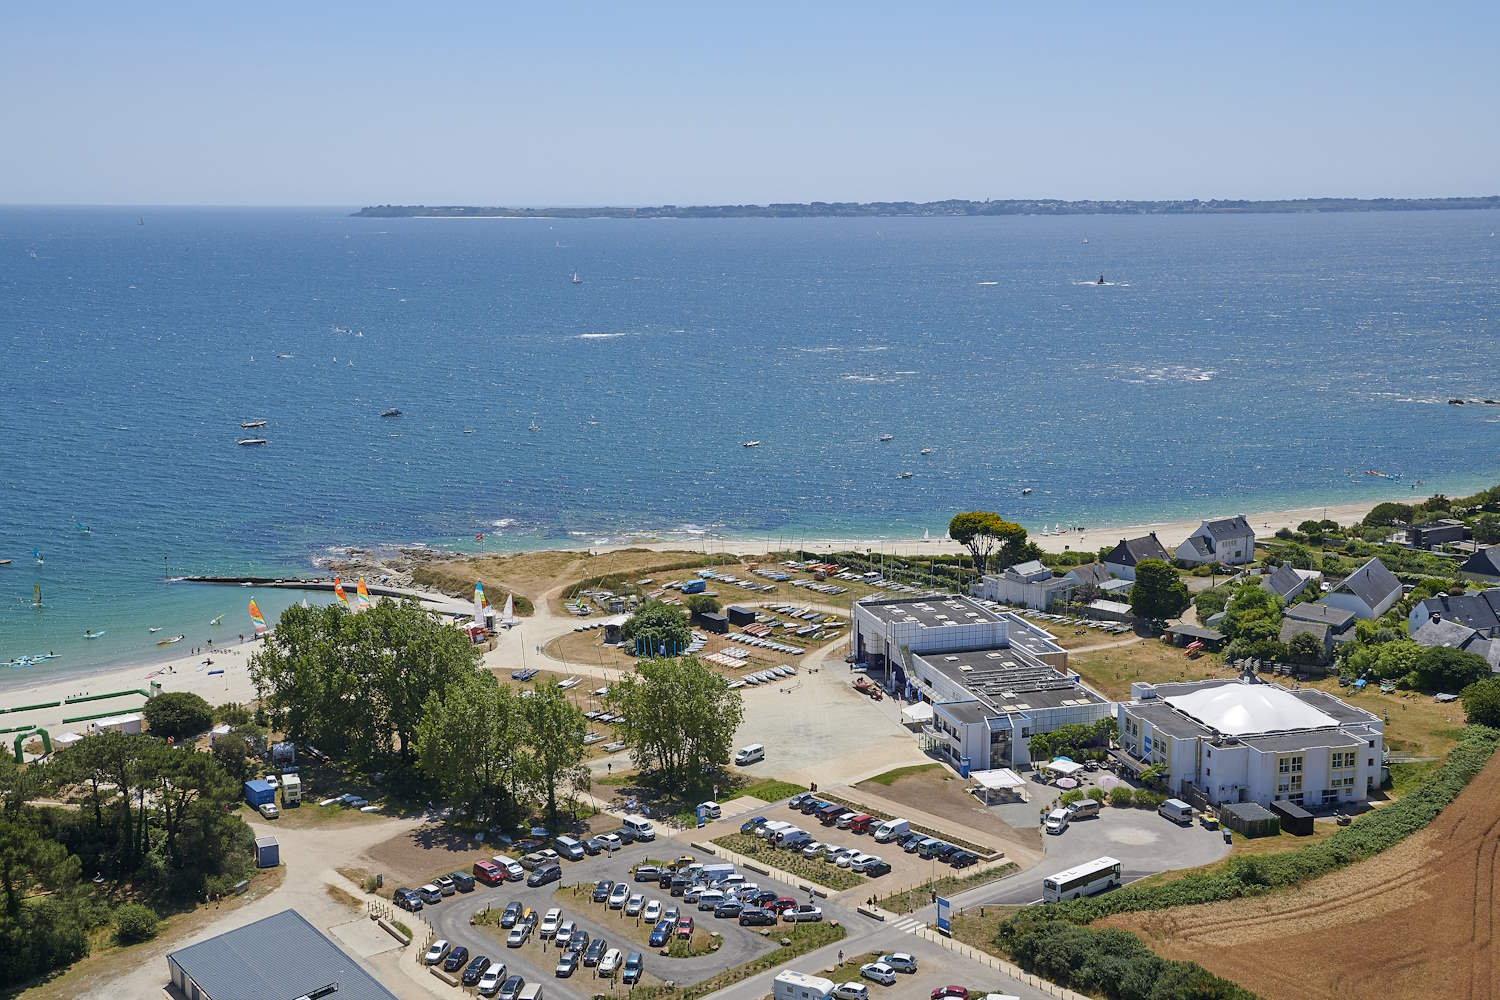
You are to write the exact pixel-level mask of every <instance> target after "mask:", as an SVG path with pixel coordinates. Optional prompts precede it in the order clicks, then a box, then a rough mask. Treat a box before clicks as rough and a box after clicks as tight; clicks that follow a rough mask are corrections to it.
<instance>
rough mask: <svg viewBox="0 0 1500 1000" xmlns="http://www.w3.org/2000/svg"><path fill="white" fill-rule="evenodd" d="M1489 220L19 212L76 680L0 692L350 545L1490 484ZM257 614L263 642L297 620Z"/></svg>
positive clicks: (10, 297) (6, 277) (18, 241)
mask: <svg viewBox="0 0 1500 1000" xmlns="http://www.w3.org/2000/svg"><path fill="white" fill-rule="evenodd" d="M1496 229H1500V213H1485V212H1405V213H1397V212H1390V213H1368V214H1304V215H1224V216H1183V217H1168V216H1094V217H1085V216H1068V217H1003V218H922V219H918V218H883V219H730V220H691V221H688V220H677V221H673V220H652V221H624V220H602V219H601V220H560V219H526V220H517V219H462V220H453V219H376V218H354V217H351V216H350V211H349V209H344V208H339V209H284V210H276V209H255V210H230V209H208V208H203V209H196V208H195V209H183V208H148V209H139V208H128V209H126V208H0V352H3V354H0V559H4V558H9V559H10V560H11V563H10V565H7V566H0V664H4V663H6V662H7V661H9V660H11V659H13V658H16V657H22V656H32V655H35V654H38V653H44V652H55V653H56V654H58V655H57V657H56V658H54V659H51V660H47V661H44V662H42V663H40V664H38V665H36V666H32V667H28V668H24V669H5V668H3V667H0V684H5V683H11V682H14V681H30V680H33V679H36V678H37V677H38V676H40V675H44V674H45V675H52V674H57V673H59V672H65V671H68V670H80V669H84V668H88V667H91V666H97V665H99V664H103V663H113V662H133V661H145V660H148V659H150V658H152V657H153V656H157V655H159V654H162V653H181V652H183V651H184V649H185V647H188V646H196V645H204V644H205V643H206V642H207V641H208V640H210V639H214V640H215V641H222V640H224V639H225V638H226V637H229V638H235V637H237V636H239V635H240V634H244V633H248V632H250V621H249V618H248V616H247V612H246V605H247V596H248V592H247V591H246V590H245V589H243V588H235V587H229V588H225V587H208V586H201V585H191V584H185V583H180V582H174V579H175V578H177V577H181V576H184V575H188V574H216V575H226V576H227V575H249V574H277V573H308V572H311V571H313V570H314V569H315V568H316V567H317V565H318V564H319V562H320V561H321V560H324V559H327V558H329V557H330V556H333V555H337V554H338V553H340V552H341V551H344V550H346V549H347V548H348V547H350V546H363V547H369V546H387V547H399V546H407V545H417V544H421V545H429V546H439V547H451V548H454V549H458V550H463V551H475V550H480V549H483V550H489V551H498V550H505V549H514V548H523V547H539V546H563V545H575V546H576V545H592V544H595V543H600V544H602V543H605V542H621V541H627V540H630V539H632V538H640V537H646V536H651V537H660V538H681V539H683V540H684V541H691V542H694V543H701V544H703V545H711V544H713V542H712V540H713V539H730V540H732V539H734V538H743V537H755V538H762V539H764V538H774V539H781V540H784V541H786V542H787V543H789V544H798V543H801V542H804V541H807V540H811V539H815V538H824V537H858V538H890V539H912V538H918V537H921V536H922V534H923V532H924V531H927V532H930V533H931V534H932V536H933V537H940V536H941V535H942V534H943V533H944V529H945V526H946V524H947V521H948V518H949V516H950V515H951V514H952V513H953V512H955V511H957V510H968V509H976V508H978V509H989V510H996V511H1000V512H1002V513H1003V514H1005V515H1007V516H1009V517H1011V518H1014V519H1016V520H1019V521H1020V522H1021V523H1023V524H1026V525H1028V526H1029V527H1032V528H1035V529H1040V528H1042V527H1043V526H1056V525H1064V526H1067V525H1081V526H1089V525H1104V524H1111V523H1113V524H1120V523H1136V522H1141V521H1150V520H1170V519H1177V518H1183V517H1196V516H1199V515H1215V514H1225V513H1234V512H1241V511H1254V510H1269V509H1278V508H1288V507H1295V506H1302V505H1313V504H1319V503H1336V502H1340V501H1350V500H1359V499H1367V498H1369V497H1372V496H1375V495H1384V494H1389V493H1391V492H1393V491H1397V492H1400V491H1409V492H1410V493H1411V494H1412V495H1417V494H1418V493H1421V494H1426V493H1429V492H1432V491H1434V490H1439V489H1441V490H1445V491H1447V492H1450V493H1458V492H1462V491H1465V490H1471V489H1474V488H1478V487H1480V486H1484V485H1488V484H1490V483H1493V482H1496V481H1500V406H1493V405H1485V404H1482V403H1480V404H1477V405H1464V406H1452V405H1449V404H1448V399H1449V398H1450V397H1462V398H1481V399H1482V398H1486V397H1488V398H1500V349H1497V333H1500V331H1497V319H1500V267H1497V264H1500V239H1497V238H1496V237H1495V233H1494V231H1495V230H1496ZM575 275H576V278H577V280H576V281H575V280H574V278H575ZM391 409H399V410H400V411H401V414H400V416H394V417H382V415H381V414H382V413H383V412H384V411H387V410H391ZM258 419H263V420H265V421H266V425H265V427H263V428H260V429H242V428H241V423H242V422H247V421H251V420H258ZM252 435H253V436H260V437H264V438H265V439H266V440H267V443H266V444H265V445H263V446H239V445H237V444H236V441H237V440H238V439H240V438H245V437H249V436H252ZM884 435H890V440H887V441H883V440H881V438H882V437H883V436H884ZM751 440H756V441H759V442H760V445H759V447H754V448H746V447H744V446H743V445H744V443H745V442H746V441H751ZM927 449H930V451H927V453H925V454H924V450H927ZM1366 470H1376V471H1380V472H1383V473H1386V474H1389V475H1395V474H1398V473H1399V474H1400V475H1401V476H1402V477H1403V478H1402V479H1401V480H1400V481H1399V482H1397V481H1396V480H1393V479H1385V478H1381V477H1376V476H1370V475H1367V472H1366ZM908 472H909V473H911V476H910V477H909V478H902V474H903V473H908ZM1418 480H1420V481H1421V483H1422V485H1420V486H1418V485H1417V481H1418ZM1027 487H1030V488H1031V489H1032V492H1031V493H1030V494H1029V495H1023V494H1022V490H1023V489H1025V488H1027ZM479 535H483V539H482V540H479V539H478V538H476V536H479ZM38 556H40V561H38ZM35 588H40V593H41V598H42V603H41V607H40V608H38V607H36V606H35V601H34V597H35V594H36V590H35ZM253 593H254V595H255V597H256V599H257V600H258V602H259V603H260V605H261V607H262V609H263V610H264V611H265V613H266V614H267V616H268V617H269V618H272V619H274V618H275V616H276V615H277V614H279V613H280V611H281V609H282V608H283V607H284V606H285V605H286V604H288V603H290V602H291V601H292V600H300V599H302V597H303V595H301V594H295V593H285V592H278V591H270V590H259V591H254V592H253ZM312 599H318V598H317V596H316V595H313V597H312ZM322 599H326V597H324V598H322ZM221 614H222V615H223V616H224V618H223V620H222V622H221V624H220V625H218V626H217V627H211V626H210V621H211V620H212V619H213V618H214V617H215V616H217V615H221ZM152 628H157V629H160V630H161V631H159V632H154V633H153V632H150V631H148V630H149V629H152ZM86 631H94V632H102V633H103V634H102V635H100V636H99V637H98V638H95V639H85V638H83V636H84V634H85V632H86ZM174 634H184V635H185V637H186V638H185V639H184V642H183V643H182V644H179V645H178V646H176V647H168V648H166V649H162V648H161V647H158V646H157V642H158V641H159V640H160V639H161V638H162V637H165V636H170V635H174Z"/></svg>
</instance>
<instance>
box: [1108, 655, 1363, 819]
mask: <svg viewBox="0 0 1500 1000" xmlns="http://www.w3.org/2000/svg"><path fill="white" fill-rule="evenodd" d="M1131 696H1132V700H1131V701H1129V702H1125V703H1123V704H1120V705H1118V706H1116V719H1117V721H1118V723H1119V728H1120V733H1119V742H1120V746H1121V748H1122V750H1123V752H1124V756H1125V762H1126V763H1127V764H1128V765H1130V766H1132V767H1135V768H1137V769H1139V768H1143V767H1147V766H1151V765H1160V766H1161V767H1163V768H1164V769H1165V770H1166V772H1167V787H1168V789H1169V791H1170V792H1171V793H1172V794H1173V795H1176V796H1178V797H1182V798H1187V799H1188V800H1189V801H1197V802H1199V803H1204V802H1206V803H1214V804H1217V803H1224V802H1257V803H1259V804H1261V805H1269V804H1270V803H1272V802H1276V801H1285V802H1293V803H1296V804H1298V805H1302V806H1307V807H1313V808H1316V807H1319V806H1324V805H1335V804H1340V803H1351V802H1362V801H1364V800H1365V799H1366V798H1367V797H1368V796H1369V792H1370V790H1371V789H1374V788H1378V787H1379V785H1380V770H1381V756H1382V754H1383V751H1384V743H1383V739H1384V736H1383V726H1382V724H1381V720H1380V719H1379V717H1377V716H1375V715H1373V714H1371V713H1369V712H1367V711H1365V710H1364V709H1362V708H1356V707H1355V706H1353V705H1350V704H1349V703H1348V702H1345V701H1343V700H1341V699H1339V698H1336V697H1334V696H1333V695H1330V694H1326V693H1324V692H1322V691H1318V690H1316V689H1313V688H1298V689H1296V690H1290V689H1288V688H1284V687H1281V686H1280V685H1277V684H1264V683H1255V682H1246V681H1243V680H1208V681H1195V682H1190V683H1181V684H1155V685H1152V684H1132V685H1131Z"/></svg>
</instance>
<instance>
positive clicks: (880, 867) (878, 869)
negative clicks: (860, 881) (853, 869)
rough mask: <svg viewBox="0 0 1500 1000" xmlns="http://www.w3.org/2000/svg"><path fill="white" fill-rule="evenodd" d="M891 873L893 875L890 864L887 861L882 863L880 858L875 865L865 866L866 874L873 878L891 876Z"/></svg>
mask: <svg viewBox="0 0 1500 1000" xmlns="http://www.w3.org/2000/svg"><path fill="white" fill-rule="evenodd" d="M890 873H891V866H890V863H889V862H886V861H881V860H879V859H878V858H877V859H876V861H875V862H874V863H873V864H870V865H866V866H865V874H866V875H868V876H870V877H871V878H879V877H880V876H882V875H889V874H890Z"/></svg>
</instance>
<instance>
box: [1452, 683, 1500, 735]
mask: <svg viewBox="0 0 1500 1000" xmlns="http://www.w3.org/2000/svg"><path fill="white" fill-rule="evenodd" d="M1459 697H1460V698H1461V699H1463V703H1464V718H1465V719H1466V720H1468V722H1469V723H1470V724H1472V725H1478V726H1489V727H1490V728H1491V729H1500V677H1486V678H1484V679H1483V680H1479V681H1475V682H1474V683H1473V684H1470V685H1469V686H1468V687H1466V688H1464V689H1463V691H1462V693H1460V694H1459Z"/></svg>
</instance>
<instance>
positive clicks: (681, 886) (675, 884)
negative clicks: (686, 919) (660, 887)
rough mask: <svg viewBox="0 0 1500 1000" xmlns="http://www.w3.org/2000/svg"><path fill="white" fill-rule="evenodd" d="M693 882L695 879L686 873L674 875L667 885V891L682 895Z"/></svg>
mask: <svg viewBox="0 0 1500 1000" xmlns="http://www.w3.org/2000/svg"><path fill="white" fill-rule="evenodd" d="M692 884H693V880H692V879H691V878H689V877H688V876H686V875H673V876H672V881H671V883H670V884H668V886H667V891H668V892H670V893H671V894H672V895H674V896H681V895H683V894H684V893H686V892H687V890H688V887H689V886H691V885H692Z"/></svg>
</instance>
